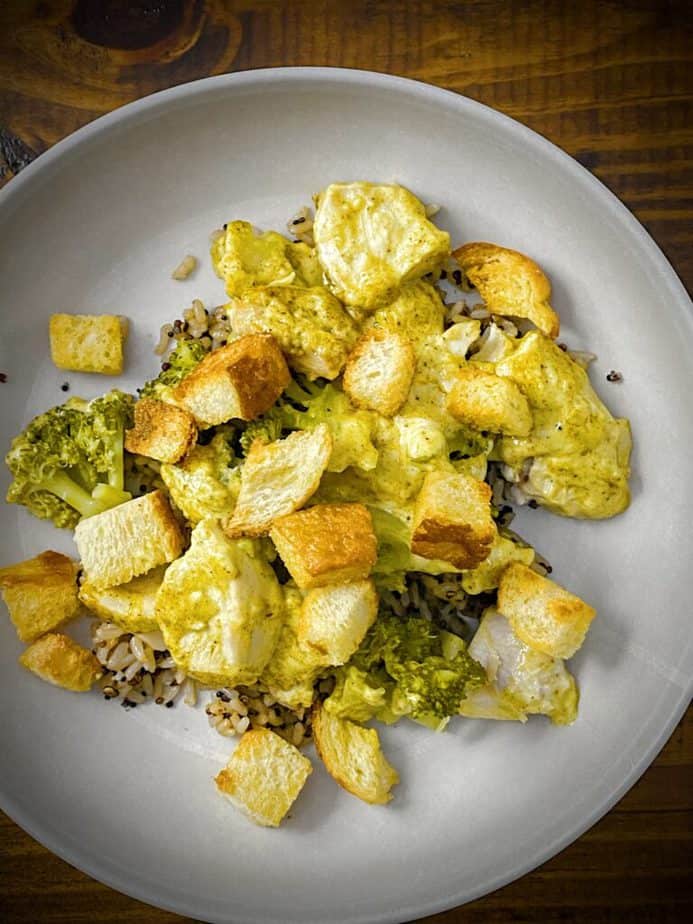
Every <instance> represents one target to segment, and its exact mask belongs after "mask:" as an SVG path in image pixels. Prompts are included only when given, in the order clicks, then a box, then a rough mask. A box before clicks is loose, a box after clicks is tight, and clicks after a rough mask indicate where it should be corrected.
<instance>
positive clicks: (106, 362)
mask: <svg viewBox="0 0 693 924" xmlns="http://www.w3.org/2000/svg"><path fill="white" fill-rule="evenodd" d="M49 335H50V343H51V358H52V360H53V362H54V363H55V365H56V366H57V367H58V369H69V370H71V371H72V372H100V373H101V374H102V375H120V373H121V372H122V371H123V344H124V343H125V340H126V339H127V335H128V322H127V319H126V318H123V317H121V316H120V315H115V314H52V315H51V318H50V322H49Z"/></svg>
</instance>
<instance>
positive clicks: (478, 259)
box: [453, 243, 560, 339]
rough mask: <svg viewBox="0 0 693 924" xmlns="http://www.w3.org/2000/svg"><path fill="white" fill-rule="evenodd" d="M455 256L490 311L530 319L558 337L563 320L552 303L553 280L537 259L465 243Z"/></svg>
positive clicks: (499, 248)
mask: <svg viewBox="0 0 693 924" xmlns="http://www.w3.org/2000/svg"><path fill="white" fill-rule="evenodd" d="M453 256H454V257H455V258H456V259H457V260H458V262H459V264H460V266H461V267H462V269H463V270H464V271H465V273H466V274H467V278H468V279H469V280H470V281H471V282H472V283H473V284H474V285H475V286H476V288H477V289H478V290H479V294H480V295H481V297H482V298H483V300H484V303H485V305H486V307H487V308H488V310H489V311H490V312H491V314H499V315H502V316H505V315H510V316H511V317H514V318H527V319H528V320H529V321H531V322H532V323H533V324H534V325H535V326H536V327H538V328H539V330H540V331H542V333H544V334H546V336H547V337H552V338H554V339H555V338H556V337H557V336H558V333H559V330H560V319H559V317H558V315H557V314H556V312H555V311H554V310H553V308H552V307H551V305H550V304H549V299H550V298H551V283H550V282H549V280H548V279H547V278H546V276H545V275H544V273H543V272H542V271H541V269H540V267H539V266H537V264H536V263H535V262H534V260H530V258H529V257H526V256H525V255H524V254H521V253H518V252H517V251H516V250H509V249H508V248H507V247H499V246H498V244H485V243H473V244H465V245H464V246H463V247H460V248H459V249H458V250H455V251H453Z"/></svg>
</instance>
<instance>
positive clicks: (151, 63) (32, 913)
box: [0, 0, 693, 924]
mask: <svg viewBox="0 0 693 924" xmlns="http://www.w3.org/2000/svg"><path fill="white" fill-rule="evenodd" d="M692 22H693V16H692V13H691V4H690V3H689V2H685V0H683V2H664V0H649V2H648V0H631V2H621V3H619V2H614V0H612V2H594V0H583V2H581V3H569V2H564V3H561V2H551V0H543V2H537V0H527V2H521V0H520V2H500V0H480V2H476V3H454V2H450V0H441V2H435V0H410V2H401V3H396V2H387V0H353V2H341V3H340V2H326V3H319V2H310V0H303V2H286V0H245V2H243V0H239V2H235V0H189V2H187V0H158V2H157V0H77V2H74V0H43V2H38V0H37V2H31V0H4V2H3V3H0V184H2V183H3V182H8V181H10V182H11V177H12V175H13V174H15V173H16V172H18V171H19V170H21V168H22V167H23V166H24V165H26V164H27V163H29V162H30V161H31V160H32V159H33V158H34V157H35V156H36V155H37V154H40V153H41V152H42V151H45V150H46V149H47V148H49V147H50V146H51V145H52V144H54V143H55V142H56V141H58V140H59V139H61V138H63V137H64V136H65V135H67V134H69V133H70V132H72V131H74V130H75V129H76V128H79V127H80V126H81V125H84V124H85V123H87V122H89V121H91V120H92V119H94V118H96V117H97V116H99V115H101V114H102V113H104V112H108V111H110V110H111V109H113V108H115V107H116V106H120V105H122V104H123V103H127V102H129V101H130V100H133V99H136V98H137V97H140V96H144V95H145V94H147V93H151V92H153V91H155V90H161V89H163V88H165V87H169V86H172V85H174V84H179V83H183V82H185V81H188V80H195V79H196V78H199V77H205V76H207V75H209V74H222V73H225V72H227V71H234V70H244V69H247V68H256V67H273V66H278V65H340V66H343V67H358V68H366V69H371V70H378V71H385V72H387V73H393V74H400V75H404V76H408V77H414V78H417V79H420V80H425V81H429V82H431V83H435V84H437V85H439V86H442V87H447V88H449V89H452V90H457V91H459V92H460V93H464V94H466V95H467V96H470V97H472V98H474V99H477V100H480V101H481V102H483V103H486V104H487V105H490V106H493V107H495V108H497V109H500V110H501V111H503V112H505V113H507V114H508V115H510V116H513V117H514V118H516V119H519V120H520V121H522V122H524V123H525V124H527V125H529V126H530V127H531V128H533V129H535V130H536V131H538V132H540V133H541V134H543V135H545V136H546V137H548V138H550V139H551V140H552V141H554V142H556V144H558V145H560V146H561V147H562V148H564V149H565V150H566V151H568V152H569V153H570V154H572V155H573V156H574V157H576V158H577V159H578V160H579V161H580V163H582V164H584V165H585V166H586V167H587V168H589V169H590V170H591V171H592V172H593V173H595V174H596V175H597V176H598V177H599V178H600V179H601V180H602V181H603V182H604V183H606V184H607V186H609V187H610V188H611V189H612V190H613V191H614V192H615V193H616V194H617V195H618V196H619V197H620V198H621V199H622V200H623V201H624V202H625V203H626V205H628V206H629V207H630V208H631V209H632V211H633V212H634V213H635V214H636V215H637V217H638V218H639V219H640V221H642V223H643V224H644V225H645V226H646V227H647V229H648V230H649V231H650V233H651V234H652V236H653V237H654V238H655V240H656V241H657V242H658V243H659V245H660V246H661V247H662V249H663V250H664V252H665V253H666V255H667V256H668V257H669V259H670V260H671V262H672V264H673V266H674V268H675V269H676V270H677V272H678V273H679V275H680V276H681V278H682V279H683V281H684V283H685V284H687V285H688V287H689V289H690V288H691V287H692V286H693V253H692V250H693V246H692V245H693V224H692V222H691V219H692V218H693V106H692V98H693V51H692V49H693V30H692V29H691V24H692ZM692 766H693V723H692V721H691V712H690V710H689V715H688V718H687V719H686V720H684V721H683V722H681V724H680V725H679V726H678V728H677V729H676V731H675V733H674V735H673V736H672V738H671V740H670V741H669V743H668V745H667V746H666V748H665V749H664V750H663V751H662V753H661V754H660V755H659V757H658V758H657V760H656V761H655V762H654V764H653V765H652V766H651V767H650V769H649V770H648V771H647V772H646V773H645V775H644V776H643V777H642V779H641V780H640V782H639V783H638V784H637V785H636V786H635V787H633V789H632V790H631V791H630V792H629V793H628V795H627V796H625V797H624V798H623V799H622V800H621V802H620V803H619V804H618V806H616V807H615V808H614V809H612V811H611V812H610V813H609V814H608V815H607V816H606V817H605V818H604V819H603V820H602V821H601V822H599V823H598V824H597V825H595V827H594V828H592V830H591V831H589V832H588V833H586V834H585V835H583V837H581V838H580V840H579V841H577V843H575V844H573V845H572V846H571V847H569V848H568V849H566V850H564V851H563V852H562V853H561V854H560V855H559V856H557V857H555V858H554V859H553V860H550V861H549V862H548V863H545V864H544V865H543V866H542V867H541V868H540V869H538V870H536V871H535V872H533V873H531V874H529V875H527V876H525V877H524V878H523V879H521V880H520V881H519V882H516V883H513V884H511V885H509V886H506V887H505V888H504V889H500V890H499V891H498V892H496V893H494V894H492V895H489V896H487V897H486V898H483V899H481V900H479V901H476V902H473V903H472V904H470V905H467V906H465V907H464V908H463V909H457V910H455V911H450V912H448V913H446V914H441V915H437V916H435V917H433V918H429V919H427V920H429V921H431V922H434V921H435V922H437V924H443V922H445V924H452V922H461V921H474V922H477V921H478V922H491V921H494V922H505V921H510V920H512V921H516V922H517V921H541V922H548V921H559V920H560V921H575V920H578V919H579V920H581V921H587V922H589V924H598V922H607V921H608V922H613V921H626V920H628V921H637V922H642V921H652V922H657V924H659V922H663V921H669V920H671V921H674V920H677V921H678V920H679V919H680V918H682V919H684V920H685V917H686V916H687V915H692V914H693V897H692V895H691V873H692V872H693V863H692V855H693V851H692V850H691V846H692V844H691V842H692V840H693V838H692V825H691V817H692V814H691V810H692V809H693V787H692V785H691V784H692V781H693V774H692V773H691V769H692ZM686 908H687V909H688V912H686ZM0 919H1V920H3V921H4V922H6V924H10V922H20V921H21V922H36V924H44V922H64V924H73V922H99V924H116V922H117V924H130V922H132V924H134V922H137V924H139V922H148V924H174V922H176V924H183V922H184V921H187V920H189V919H185V918H182V917H180V916H178V915H175V914H169V913H166V912H160V911H156V910H154V909H150V908H148V907H147V906H145V905H142V904H140V903H139V902H136V901H133V900H132V899H129V898H126V897H125V896H122V895H120V894H117V893H115V892H112V891H111V890H109V889H107V888H106V887H105V886H102V885H100V884H98V883H96V882H94V881H92V880H91V879H89V878H88V877H87V876H85V875H83V874H82V873H79V872H77V871H76V870H74V869H72V867H70V866H68V865H67V864H66V863H64V862H63V861H61V860H58V859H57V858H55V857H54V856H52V855H51V854H50V853H49V852H48V851H46V850H45V849H44V848H43V847H41V846H39V845H38V844H37V843H35V842H34V841H33V840H32V839H31V838H30V837H29V836H28V835H26V834H24V832H22V831H21V830H20V829H19V828H17V827H16V826H15V825H14V824H13V823H12V822H10V821H9V820H8V819H3V820H2V822H1V823H0Z"/></svg>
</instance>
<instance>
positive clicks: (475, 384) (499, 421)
mask: <svg viewBox="0 0 693 924" xmlns="http://www.w3.org/2000/svg"><path fill="white" fill-rule="evenodd" d="M447 406H448V410H449V411H450V413H451V414H452V416H453V417H456V418H457V420H461V421H462V423H464V424H467V425H468V426H470V427H473V428H474V429H475V430H490V431H491V433H503V434H505V435H507V436H528V435H529V432H530V430H531V429H532V412H531V410H530V408H529V402H528V401H527V399H526V398H525V396H524V395H523V394H522V392H521V391H520V389H519V388H518V387H517V385H516V384H515V383H514V382H511V381H510V380H509V379H504V378H502V377H501V376H499V375H495V373H493V372H488V371H486V370H485V369H482V368H480V367H479V366H476V365H472V364H470V365H467V366H463V367H462V368H461V369H460V371H459V372H458V373H457V376H456V378H455V383H454V385H453V386H452V389H451V390H450V393H449V395H448V401H447Z"/></svg>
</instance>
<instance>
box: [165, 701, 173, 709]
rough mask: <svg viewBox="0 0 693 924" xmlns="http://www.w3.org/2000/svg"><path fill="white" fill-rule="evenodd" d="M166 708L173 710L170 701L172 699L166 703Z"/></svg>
mask: <svg viewBox="0 0 693 924" xmlns="http://www.w3.org/2000/svg"><path fill="white" fill-rule="evenodd" d="M166 708H167V709H173V700H172V699H170V700H169V701H168V702H167V703H166Z"/></svg>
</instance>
